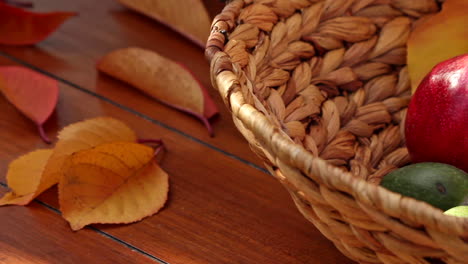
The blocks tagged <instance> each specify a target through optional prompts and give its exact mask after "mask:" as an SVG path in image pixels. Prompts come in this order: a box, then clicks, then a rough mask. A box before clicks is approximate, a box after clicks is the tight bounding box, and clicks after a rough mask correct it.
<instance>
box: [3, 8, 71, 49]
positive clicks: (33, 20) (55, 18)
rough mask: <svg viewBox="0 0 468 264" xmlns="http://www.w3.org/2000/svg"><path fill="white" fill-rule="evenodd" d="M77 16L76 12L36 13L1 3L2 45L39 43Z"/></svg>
mask: <svg viewBox="0 0 468 264" xmlns="http://www.w3.org/2000/svg"><path fill="white" fill-rule="evenodd" d="M75 15H76V13H74V12H51V13H35V12H31V11H26V10H23V9H21V8H18V7H14V6H10V5H7V4H4V3H2V2H0V44H3V45H31V44H35V43H38V42H40V41H42V40H44V39H45V38H47V37H48V36H49V35H50V34H52V33H53V32H54V31H55V30H57V28H58V27H59V26H60V25H61V24H62V23H63V22H65V20H67V19H68V18H70V17H72V16H75Z"/></svg>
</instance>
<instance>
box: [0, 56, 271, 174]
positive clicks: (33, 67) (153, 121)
mask: <svg viewBox="0 0 468 264" xmlns="http://www.w3.org/2000/svg"><path fill="white" fill-rule="evenodd" d="M0 56H2V57H5V58H7V59H9V60H11V61H14V62H16V63H18V64H20V65H22V66H24V67H27V68H29V69H31V70H33V71H36V72H39V73H41V74H43V75H46V76H48V77H50V78H52V79H55V80H57V81H58V82H61V83H63V84H65V85H67V86H70V87H72V88H74V89H77V90H79V91H81V92H84V93H87V94H89V95H91V96H94V97H96V98H98V99H100V100H103V101H104V102H106V103H109V104H111V105H113V106H116V107H118V108H120V109H122V110H124V111H127V112H129V113H131V114H133V115H135V116H138V117H140V118H142V119H144V120H146V121H149V122H150V123H153V124H155V125H158V126H160V127H163V128H165V129H167V130H169V131H171V132H174V133H176V134H179V135H181V136H183V137H185V138H187V139H189V140H191V141H193V142H196V143H198V144H200V145H203V146H205V147H208V148H210V149H212V150H214V151H217V152H219V153H221V154H223V155H225V156H227V157H230V158H232V159H234V160H237V161H239V162H241V163H244V164H246V165H248V166H250V167H252V168H254V169H257V170H259V171H261V172H263V173H266V174H268V175H270V173H269V172H268V171H267V170H266V169H264V168H262V167H260V166H258V165H256V164H254V163H252V162H250V161H247V160H245V159H243V158H241V157H239V156H237V155H234V154H232V153H230V152H227V151H225V150H223V149H221V148H218V147H216V146H214V145H211V144H210V143H208V142H205V141H203V140H201V139H199V138H196V137H194V136H192V135H189V134H187V133H185V132H183V131H181V130H179V129H177V128H175V127H172V126H170V125H168V124H165V123H163V122H161V121H158V120H156V119H153V118H151V117H149V116H147V115H145V114H142V113H140V112H138V111H136V110H134V109H131V108H129V107H127V106H125V105H122V104H120V103H118V102H115V101H113V100H111V99H109V98H107V97H105V96H103V95H100V94H98V93H95V92H93V91H91V90H88V89H86V88H83V87H81V86H80V85H78V84H75V83H73V82H71V81H68V80H65V79H63V78H61V77H59V76H57V75H55V74H53V73H50V72H48V71H45V70H43V69H41V68H39V67H36V66H34V65H32V64H30V63H28V62H25V61H23V60H20V59H18V58H16V57H14V56H11V55H10V54H8V53H5V52H3V51H0Z"/></svg>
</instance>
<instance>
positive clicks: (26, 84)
mask: <svg viewBox="0 0 468 264" xmlns="http://www.w3.org/2000/svg"><path fill="white" fill-rule="evenodd" d="M0 92H2V93H3V94H4V95H5V97H6V98H7V99H8V101H10V102H11V103H12V104H13V105H14V106H16V108H18V110H20V111H21V112H22V113H23V114H24V115H26V116H27V117H28V118H29V119H31V120H32V121H34V123H36V125H37V127H38V129H39V134H40V135H41V137H42V139H43V140H44V141H45V142H47V143H50V140H49V139H48V138H47V136H46V134H45V132H44V128H43V127H42V126H43V124H44V123H45V121H46V120H47V119H48V118H49V117H50V115H51V114H52V112H53V111H54V109H55V106H56V105H57V101H58V92H59V88H58V83H57V81H56V80H54V79H51V78H49V77H47V76H44V75H42V74H39V73H37V72H34V71H32V70H29V69H27V68H23V67H18V66H4V67H0Z"/></svg>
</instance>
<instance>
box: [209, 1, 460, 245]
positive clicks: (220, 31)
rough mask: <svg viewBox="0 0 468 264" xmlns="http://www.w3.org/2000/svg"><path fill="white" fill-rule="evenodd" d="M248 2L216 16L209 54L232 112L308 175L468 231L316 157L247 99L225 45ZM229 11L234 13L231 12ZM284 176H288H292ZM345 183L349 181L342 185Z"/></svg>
mask: <svg viewBox="0 0 468 264" xmlns="http://www.w3.org/2000/svg"><path fill="white" fill-rule="evenodd" d="M240 2H242V3H241V4H240ZM244 4H245V2H244V1H243V0H234V1H231V2H229V3H228V4H227V5H226V7H225V8H224V9H223V11H222V12H221V13H220V15H218V16H217V17H216V18H215V19H214V20H213V23H212V26H211V33H210V36H209V38H208V41H207V45H206V50H205V55H206V57H207V59H208V60H209V61H210V63H211V72H210V74H211V80H212V84H213V86H214V87H215V88H216V89H217V90H218V91H219V92H220V94H221V96H222V97H223V99H224V101H225V104H226V106H227V107H228V108H229V110H230V111H231V112H232V114H233V115H234V116H235V117H236V118H238V119H239V120H240V121H241V122H242V124H243V125H244V126H245V127H246V128H248V129H249V130H250V131H251V132H252V133H253V135H254V136H255V137H256V138H257V139H261V141H262V142H266V143H267V144H270V146H269V149H271V150H272V154H274V155H275V156H276V157H281V158H280V159H281V160H282V161H283V162H285V163H287V164H288V165H291V166H293V167H295V168H299V169H300V170H301V172H302V173H303V174H304V175H307V176H308V178H310V175H311V174H314V175H318V176H320V179H321V180H322V181H323V182H324V183H325V184H327V185H329V186H332V187H333V188H336V189H338V190H341V191H343V186H348V187H350V189H351V191H352V193H349V192H348V193H349V194H350V195H352V196H353V198H354V199H358V200H359V202H362V203H364V204H366V205H370V206H373V207H376V208H378V209H379V210H382V211H383V212H384V213H389V212H390V211H392V210H395V207H397V208H398V209H399V211H400V210H402V211H404V212H403V213H404V214H405V215H406V216H407V217H409V218H410V219H417V220H419V221H421V222H423V223H424V226H425V227H430V228H433V229H436V230H441V231H442V232H444V233H450V234H454V235H461V236H467V235H468V218H462V217H455V216H449V215H445V214H443V212H442V210H440V209H437V208H435V207H433V206H431V205H429V204H427V203H425V202H422V201H419V200H416V199H413V198H410V197H405V196H402V195H400V194H398V193H394V192H391V191H389V190H387V189H385V188H383V187H381V186H378V185H373V184H370V183H368V182H367V181H365V180H363V179H360V178H356V177H354V176H353V175H352V174H351V173H350V172H345V171H342V170H340V169H338V168H337V167H334V166H333V165H331V164H329V163H328V162H326V161H325V160H323V159H322V158H320V157H314V156H313V155H312V154H311V153H310V152H308V151H307V150H306V149H304V147H302V146H300V145H298V144H296V143H294V142H293V141H292V140H291V138H289V137H288V136H287V135H285V134H283V133H279V132H278V131H277V128H276V127H275V126H274V124H273V123H272V122H271V121H270V120H268V119H267V118H266V117H265V116H264V114H263V113H261V112H260V111H259V110H257V109H256V108H255V107H254V106H252V105H250V104H248V103H246V102H245V100H244V98H243V95H242V93H240V92H239V93H236V90H237V89H238V88H239V83H240V81H239V79H238V77H237V76H236V74H235V73H234V72H233V71H234V70H233V69H234V65H233V63H232V61H231V59H230V57H229V55H227V54H226V53H225V52H224V51H223V50H224V47H225V44H226V43H227V33H228V32H230V31H232V30H233V29H234V28H235V26H237V24H236V21H235V20H236V18H237V17H236V16H232V12H229V9H232V8H235V6H236V5H237V6H239V5H241V8H243V7H244ZM227 12H229V14H226V13H227ZM221 14H226V16H224V18H225V17H229V20H226V19H225V20H222V18H223V16H221ZM230 25H233V27H230ZM233 95H235V96H233ZM325 172H326V173H325ZM284 176H285V177H286V178H287V175H284ZM340 185H343V186H341V187H340ZM345 192H347V191H345ZM389 200H390V201H393V204H392V206H391V207H388V206H386V204H385V203H386V201H389ZM414 208H417V209H414ZM394 216H395V215H394Z"/></svg>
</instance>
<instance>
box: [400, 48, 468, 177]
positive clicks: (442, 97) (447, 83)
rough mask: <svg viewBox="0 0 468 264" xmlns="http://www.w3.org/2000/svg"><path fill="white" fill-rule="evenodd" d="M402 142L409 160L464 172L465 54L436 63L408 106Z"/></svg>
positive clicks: (467, 152) (467, 146)
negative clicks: (404, 137)
mask: <svg viewBox="0 0 468 264" xmlns="http://www.w3.org/2000/svg"><path fill="white" fill-rule="evenodd" d="M405 136H406V145H407V147H408V151H409V153H410V156H411V159H412V161H413V162H441V163H446V164H451V165H453V166H455V167H458V168H460V169H462V170H464V171H466V172H468V54H464V55H460V56H457V57H454V58H452V59H449V60H446V61H443V62H441V63H439V64H437V65H436V66H435V67H434V68H433V69H432V71H431V72H430V73H429V74H428V75H427V76H426V77H425V78H424V79H423V80H422V81H421V83H420V84H419V86H418V89H416V92H415V93H414V94H413V97H412V98H411V102H410V104H409V106H408V113H407V115H406V123H405Z"/></svg>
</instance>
